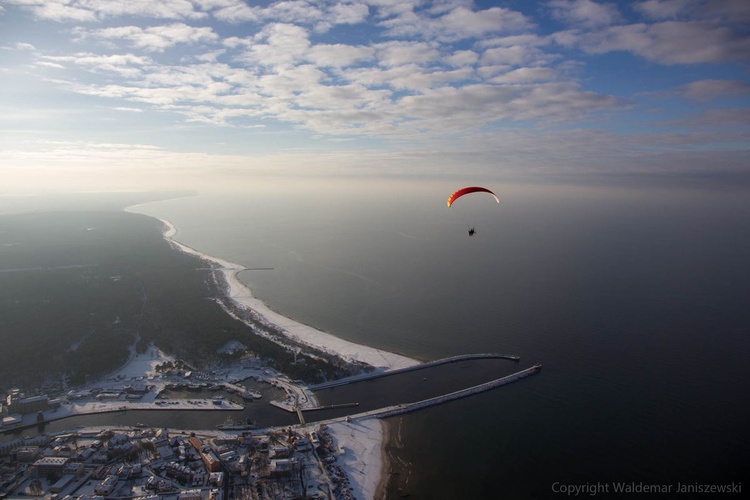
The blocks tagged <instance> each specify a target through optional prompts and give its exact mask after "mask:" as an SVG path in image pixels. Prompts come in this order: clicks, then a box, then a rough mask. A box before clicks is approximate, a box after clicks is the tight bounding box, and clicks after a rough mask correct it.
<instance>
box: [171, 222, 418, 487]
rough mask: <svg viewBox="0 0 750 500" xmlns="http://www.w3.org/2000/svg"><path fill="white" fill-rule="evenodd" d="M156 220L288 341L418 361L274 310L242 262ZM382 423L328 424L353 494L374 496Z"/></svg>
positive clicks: (353, 357)
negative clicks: (180, 236) (207, 250)
mask: <svg viewBox="0 0 750 500" xmlns="http://www.w3.org/2000/svg"><path fill="white" fill-rule="evenodd" d="M159 220H160V221H161V222H162V223H163V224H164V231H163V234H164V238H165V239H166V240H167V241H168V242H169V243H170V244H171V245H172V246H173V247H174V248H176V249H177V250H179V251H182V252H185V253H188V254H191V255H195V256H197V257H199V258H201V259H203V260H205V261H208V262H211V263H212V264H214V265H215V266H216V269H215V271H216V272H218V273H221V277H222V279H223V281H224V283H226V290H225V293H226V296H227V297H228V298H229V299H230V300H231V301H232V303H233V304H234V306H235V307H238V308H240V309H244V310H252V311H253V312H254V313H255V315H256V316H258V317H260V318H262V319H263V320H264V321H265V322H267V323H269V324H273V325H275V326H276V327H278V328H281V329H282V330H283V331H284V332H285V334H286V335H287V336H288V337H289V338H290V339H293V340H295V341H296V342H299V343H302V344H306V345H309V346H311V347H315V348H318V349H322V350H324V351H328V352H331V353H335V354H338V355H339V356H341V357H343V358H344V359H346V360H349V361H360V362H364V363H367V364H369V365H371V366H373V367H375V369H376V370H380V371H390V370H396V369H399V368H406V367H409V366H414V365H417V364H419V363H420V362H419V361H417V360H415V359H411V358H408V357H405V356H402V355H399V354H395V353H391V352H388V351H383V350H380V349H376V348H373V347H369V346H365V345H361V344H356V343H353V342H349V341H346V340H344V339H341V338H339V337H336V336H334V335H331V334H330V333H327V332H323V331H320V330H316V329H315V328H313V327H311V326H309V325H305V324H302V323H299V322H296V321H294V320H293V319H290V318H287V317H285V316H283V315H281V314H279V313H278V312H276V311H274V310H273V309H271V308H270V307H268V306H267V305H266V304H265V303H263V301H261V300H259V299H257V298H255V297H254V296H253V294H252V291H251V290H250V289H249V288H248V287H247V286H245V284H244V283H242V281H240V279H239V278H238V277H237V274H238V273H239V272H241V271H242V270H244V269H245V268H244V267H243V266H241V265H239V264H235V263H233V262H228V261H226V260H223V259H220V258H217V257H214V256H210V255H206V254H204V253H201V252H199V251H197V250H195V249H193V248H191V247H189V246H187V245H185V244H183V243H181V242H179V241H177V240H176V239H175V236H176V234H177V229H176V228H175V226H174V225H173V224H172V223H170V222H169V221H167V220H164V219H159ZM228 312H230V311H228ZM230 313H231V312H230ZM385 425H386V424H385V423H384V422H383V421H381V420H378V419H374V418H373V419H369V420H359V419H358V420H357V421H356V422H340V423H335V424H332V425H331V426H330V430H331V431H332V433H333V435H334V438H335V439H336V441H337V442H338V444H339V446H340V448H341V450H342V452H343V454H342V457H341V465H342V467H343V468H344V470H345V471H346V473H347V476H348V477H349V480H350V483H351V485H352V489H353V493H354V495H355V498H368V499H369V498H375V496H376V494H377V490H378V487H379V485H380V484H381V479H382V474H383V470H384V461H385V457H386V456H385V452H384V450H383V446H384V444H385V443H384V440H385V438H386V430H385Z"/></svg>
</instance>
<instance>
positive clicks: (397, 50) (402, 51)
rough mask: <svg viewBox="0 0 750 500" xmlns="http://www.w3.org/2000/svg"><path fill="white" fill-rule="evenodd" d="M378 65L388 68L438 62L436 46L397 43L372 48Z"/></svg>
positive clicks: (423, 43)
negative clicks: (375, 53)
mask: <svg viewBox="0 0 750 500" xmlns="http://www.w3.org/2000/svg"><path fill="white" fill-rule="evenodd" d="M373 47H374V48H375V50H376V51H377V57H378V64H379V65H380V66H383V67H386V68H389V67H394V66H401V65H404V64H420V65H421V64H428V63H432V62H436V61H438V60H440V51H439V50H438V46H437V45H435V44H431V43H425V42H410V41H397V42H385V43H379V44H376V45H374V46H373Z"/></svg>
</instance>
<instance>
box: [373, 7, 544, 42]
mask: <svg viewBox="0 0 750 500" xmlns="http://www.w3.org/2000/svg"><path fill="white" fill-rule="evenodd" d="M413 9H414V6H411V9H409V10H406V9H404V10H403V11H402V12H399V13H398V15H396V16H394V17H390V18H388V19H386V20H384V21H381V22H380V23H379V24H380V26H382V27H384V28H385V29H386V35H387V36H390V37H393V38H402V37H415V38H422V39H428V40H441V41H457V40H464V39H469V38H479V37H483V36H487V35H490V34H500V33H516V32H520V31H524V30H527V29H530V28H531V27H532V26H533V25H532V23H531V22H530V21H528V20H527V19H526V17H525V16H524V15H523V14H521V13H520V12H516V11H512V10H510V9H505V8H501V7H491V8H489V9H486V10H482V11H473V10H470V9H468V8H466V7H463V6H458V7H456V8H453V9H451V10H450V11H449V12H447V13H445V14H443V15H440V16H437V17H435V16H432V15H430V14H429V12H426V11H415V10H413Z"/></svg>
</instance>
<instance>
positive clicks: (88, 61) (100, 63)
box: [41, 52, 152, 78]
mask: <svg viewBox="0 0 750 500" xmlns="http://www.w3.org/2000/svg"><path fill="white" fill-rule="evenodd" d="M41 61H42V62H46V63H52V64H57V65H60V64H63V63H73V64H75V65H77V66H81V67H84V68H86V69H88V70H89V71H94V72H98V73H115V74H117V75H119V76H121V77H125V78H135V77H138V76H140V75H141V74H142V70H143V67H144V66H147V65H149V64H151V63H152V60H151V59H150V58H148V57H143V56H137V55H134V54H115V55H99V54H92V53H90V52H78V53H76V54H71V55H68V56H42V57H41Z"/></svg>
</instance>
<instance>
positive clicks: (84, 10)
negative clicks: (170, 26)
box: [5, 0, 206, 22]
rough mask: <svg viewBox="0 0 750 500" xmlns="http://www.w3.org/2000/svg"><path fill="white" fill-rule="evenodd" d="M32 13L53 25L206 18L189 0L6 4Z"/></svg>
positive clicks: (15, 0)
mask: <svg viewBox="0 0 750 500" xmlns="http://www.w3.org/2000/svg"><path fill="white" fill-rule="evenodd" d="M5 2H6V3H7V4H10V5H17V6H19V7H21V8H23V9H26V10H28V11H30V12H31V13H32V14H33V15H34V16H35V17H37V18H40V19H48V20H52V21H58V22H65V21H81V22H92V21H97V20H101V19H105V18H113V17H118V16H138V17H148V18H154V19H201V18H205V17H206V14H205V13H203V12H200V11H197V10H195V6H194V4H193V3H192V2H190V1H188V0H159V1H152V0H128V1H119V0H5Z"/></svg>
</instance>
